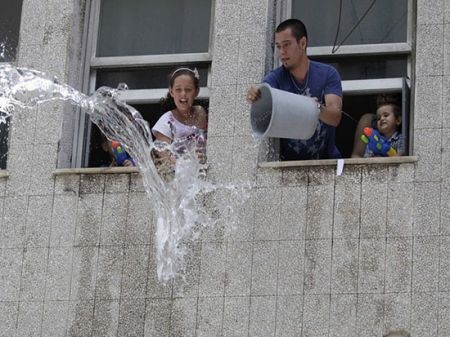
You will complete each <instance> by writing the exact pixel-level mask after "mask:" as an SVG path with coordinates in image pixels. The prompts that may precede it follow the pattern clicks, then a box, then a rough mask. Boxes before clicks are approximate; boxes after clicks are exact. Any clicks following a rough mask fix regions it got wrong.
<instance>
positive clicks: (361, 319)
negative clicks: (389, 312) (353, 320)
mask: <svg viewBox="0 0 450 337" xmlns="http://www.w3.org/2000/svg"><path fill="white" fill-rule="evenodd" d="M383 320H384V296H383V294H358V306H357V329H358V333H357V336H370V337H376V336H382V334H383V328H384V326H383V325H384V323H383Z"/></svg>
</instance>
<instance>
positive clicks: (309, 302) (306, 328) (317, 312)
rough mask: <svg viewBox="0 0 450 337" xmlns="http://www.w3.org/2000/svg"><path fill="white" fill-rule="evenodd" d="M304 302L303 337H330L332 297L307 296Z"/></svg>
mask: <svg viewBox="0 0 450 337" xmlns="http://www.w3.org/2000/svg"><path fill="white" fill-rule="evenodd" d="M303 301H304V302H303V303H304V304H303V336H311V337H320V336H328V334H329V331H330V327H329V325H330V310H331V303H330V296H329V295H305V297H304V300H303Z"/></svg>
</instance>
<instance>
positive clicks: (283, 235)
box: [278, 187, 307, 240]
mask: <svg viewBox="0 0 450 337" xmlns="http://www.w3.org/2000/svg"><path fill="white" fill-rule="evenodd" d="M306 204H307V188H306V187H283V188H282V189H281V204H280V208H281V209H280V222H279V225H278V227H279V232H280V240H304V239H305V229H306V213H307V208H306Z"/></svg>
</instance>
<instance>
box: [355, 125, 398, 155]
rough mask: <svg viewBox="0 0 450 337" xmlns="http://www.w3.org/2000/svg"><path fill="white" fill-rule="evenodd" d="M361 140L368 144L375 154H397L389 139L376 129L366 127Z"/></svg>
mask: <svg viewBox="0 0 450 337" xmlns="http://www.w3.org/2000/svg"><path fill="white" fill-rule="evenodd" d="M361 140H362V141H363V142H364V143H365V144H367V146H368V147H369V150H371V151H372V152H373V153H375V154H378V155H381V156H384V157H387V156H389V157H392V156H395V155H396V154H397V151H396V150H395V149H394V148H393V147H392V146H391V144H390V143H389V141H388V140H387V139H386V138H384V137H383V136H382V135H381V134H380V133H379V132H378V131H377V130H375V129H372V128H364V130H363V134H362V135H361Z"/></svg>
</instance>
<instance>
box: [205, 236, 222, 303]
mask: <svg viewBox="0 0 450 337" xmlns="http://www.w3.org/2000/svg"><path fill="white" fill-rule="evenodd" d="M225 261H226V244H225V243H223V242H203V243H202V257H201V263H200V268H201V269H200V284H199V295H200V296H224V291H225Z"/></svg>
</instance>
